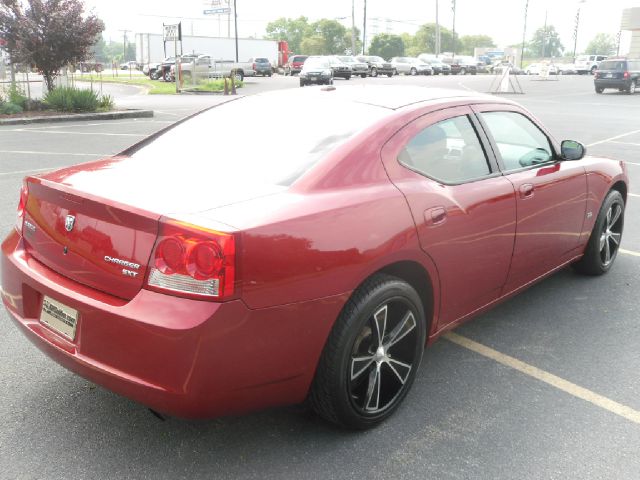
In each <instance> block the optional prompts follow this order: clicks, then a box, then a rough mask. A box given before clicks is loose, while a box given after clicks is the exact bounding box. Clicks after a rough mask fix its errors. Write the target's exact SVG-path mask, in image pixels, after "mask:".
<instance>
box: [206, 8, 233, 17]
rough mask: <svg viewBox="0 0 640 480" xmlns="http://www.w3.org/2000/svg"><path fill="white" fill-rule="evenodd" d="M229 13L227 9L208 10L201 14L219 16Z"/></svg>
mask: <svg viewBox="0 0 640 480" xmlns="http://www.w3.org/2000/svg"><path fill="white" fill-rule="evenodd" d="M229 12H231V9H230V8H228V7H220V8H210V9H207V10H203V11H202V13H203V14H205V15H220V14H223V13H229Z"/></svg>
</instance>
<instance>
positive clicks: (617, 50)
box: [616, 30, 622, 57]
mask: <svg viewBox="0 0 640 480" xmlns="http://www.w3.org/2000/svg"><path fill="white" fill-rule="evenodd" d="M621 36H622V30H618V33H617V34H616V45H617V47H616V57H617V56H618V55H620V37H621Z"/></svg>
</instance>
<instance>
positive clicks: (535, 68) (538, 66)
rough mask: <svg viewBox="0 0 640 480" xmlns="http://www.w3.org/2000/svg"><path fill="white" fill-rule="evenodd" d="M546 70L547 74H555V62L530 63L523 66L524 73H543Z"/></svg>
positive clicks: (556, 72) (556, 70)
mask: <svg viewBox="0 0 640 480" xmlns="http://www.w3.org/2000/svg"><path fill="white" fill-rule="evenodd" d="M545 71H546V74H547V75H557V74H558V67H557V66H556V65H555V64H546V63H531V64H529V65H528V66H527V68H525V70H524V73H525V74H526V75H543V74H544V73H545Z"/></svg>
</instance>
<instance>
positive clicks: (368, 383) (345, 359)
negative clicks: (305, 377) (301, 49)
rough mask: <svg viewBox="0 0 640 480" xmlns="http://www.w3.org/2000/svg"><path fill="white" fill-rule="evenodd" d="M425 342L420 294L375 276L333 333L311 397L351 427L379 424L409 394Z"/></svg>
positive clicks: (329, 415)
mask: <svg viewBox="0 0 640 480" xmlns="http://www.w3.org/2000/svg"><path fill="white" fill-rule="evenodd" d="M424 344H425V320H424V311H423V308H422V303H421V301H420V297H419V296H418V294H417V293H416V291H415V290H414V289H413V288H412V287H411V286H410V285H409V284H407V283H405V282H404V281H402V280H400V279H398V278H396V277H392V276H388V275H375V276H373V277H371V278H370V279H369V280H367V281H366V282H365V283H364V284H363V285H361V286H360V288H358V289H357V290H356V292H355V293H354V294H353V296H352V298H351V299H350V300H349V302H348V303H347V304H346V305H345V308H344V310H343V311H342V313H341V314H340V317H339V318H338V319H337V320H336V323H335V325H334V327H333V330H332V331H331V334H330V336H329V339H328V340H327V343H326V345H325V347H324V350H323V353H322V356H321V358H320V362H319V364H318V369H317V371H316V376H315V378H314V381H313V384H312V387H311V391H310V394H309V401H310V403H311V406H312V408H313V409H314V410H315V411H316V412H317V413H318V414H319V415H320V416H322V417H323V418H325V419H327V420H329V421H331V422H334V423H337V424H338V425H341V426H344V427H347V428H353V429H365V428H370V427H373V426H375V425H377V424H378V423H380V422H382V421H383V420H385V419H386V418H387V417H389V416H390V415H391V414H392V413H393V412H394V411H395V410H396V409H397V408H398V406H399V405H400V403H401V402H402V400H403V399H404V397H405V396H406V395H407V392H408V391H409V389H410V388H411V385H412V383H413V380H414V378H415V375H416V371H417V369H418V367H419V365H420V360H421V358H422V352H423V350H424Z"/></svg>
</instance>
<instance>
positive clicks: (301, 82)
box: [300, 79, 304, 87]
mask: <svg viewBox="0 0 640 480" xmlns="http://www.w3.org/2000/svg"><path fill="white" fill-rule="evenodd" d="M300 86H301V87H304V80H302V79H300Z"/></svg>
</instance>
